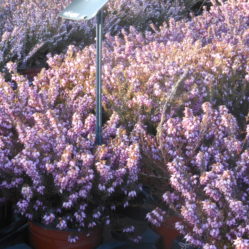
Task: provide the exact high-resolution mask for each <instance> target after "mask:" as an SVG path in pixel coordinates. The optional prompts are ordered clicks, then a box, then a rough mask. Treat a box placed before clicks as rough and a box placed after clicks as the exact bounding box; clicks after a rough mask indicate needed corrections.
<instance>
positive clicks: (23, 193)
mask: <svg viewBox="0 0 249 249" xmlns="http://www.w3.org/2000/svg"><path fill="white" fill-rule="evenodd" d="M13 79H15V80H16V82H17V84H18V87H17V89H16V90H13V89H12V87H11V86H10V85H9V84H8V83H7V82H5V81H4V79H3V78H2V77H1V81H0V103H1V105H0V113H1V115H0V116H1V117H0V149H1V150H0V189H1V190H3V192H6V191H7V190H9V191H10V192H8V193H9V194H10V193H11V194H10V195H9V197H10V198H12V200H13V202H16V211H17V213H19V214H21V215H23V216H25V217H27V218H28V219H29V220H33V221H37V222H41V223H43V224H47V225H52V226H56V227H57V228H59V229H61V230H64V229H67V228H77V229H78V230H82V229H87V228H91V227H94V226H96V225H97V224H102V223H103V222H107V223H109V222H110V220H112V217H113V216H114V215H115V211H114V210H115V209H116V208H117V207H120V206H121V207H126V206H128V205H129V202H130V201H131V200H132V199H134V197H135V196H136V195H137V192H138V191H139V188H140V187H139V184H138V173H139V161H140V157H141V156H140V152H139V146H138V144H137V142H135V141H133V140H132V138H131V137H129V136H128V135H127V134H126V131H125V130H124V129H123V128H122V127H121V126H119V125H118V123H119V118H118V116H117V115H116V114H113V115H112V116H111V118H110V119H109V120H108V121H107V122H106V123H105V126H104V128H103V132H104V137H103V141H104V143H103V145H101V146H96V145H95V116H94V114H93V106H94V105H93V104H94V101H93V99H92V98H91V96H90V95H84V94H83V93H82V86H81V85H76V86H73V85H71V86H69V85H67V88H66V87H65V85H62V84H61V85H59V84H58V82H56V81H54V80H53V79H51V80H48V81H47V83H46V84H45V83H44V82H43V85H42V86H43V87H42V88H40V86H39V85H34V86H29V82H28V81H27V79H25V78H24V77H23V76H20V75H18V74H14V75H13ZM67 84H70V82H69V81H68V82H67Z"/></svg>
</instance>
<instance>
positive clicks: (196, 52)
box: [49, 0, 249, 129]
mask: <svg viewBox="0 0 249 249" xmlns="http://www.w3.org/2000/svg"><path fill="white" fill-rule="evenodd" d="M248 9H249V4H248V2H247V1H243V0H240V1H228V2H226V3H224V4H222V5H221V6H220V5H215V6H213V7H212V8H211V10H210V11H209V12H208V11H205V12H204V13H203V15H202V16H197V17H195V18H193V19H192V20H191V21H179V22H175V21H173V20H171V21H170V23H169V26H166V24H165V25H163V26H162V27H161V28H160V30H156V31H155V32H154V33H152V32H145V33H144V34H143V33H141V32H138V31H137V30H135V29H134V28H133V27H131V28H130V32H125V31H122V37H120V36H111V35H107V36H106V39H105V43H104V51H103V93H104V109H105V111H106V112H107V113H108V114H109V115H111V111H110V110H113V109H114V110H115V111H116V112H117V113H118V114H119V115H120V117H121V121H122V122H123V123H125V124H126V125H127V127H133V126H134V125H135V124H136V123H137V122H143V123H145V124H146V125H148V126H150V127H152V128H154V129H155V128H156V126H157V124H158V122H159V121H160V117H161V106H162V103H164V101H165V99H166V98H167V97H168V96H169V95H170V93H171V92H172V91H173V89H174V87H175V82H177V81H178V79H179V78H180V77H181V75H182V74H183V72H184V71H186V70H188V75H187V78H186V79H185V80H184V82H183V83H182V85H181V86H179V89H178V90H177V91H176V92H175V96H173V98H172V99H171V102H170V103H169V104H170V108H169V109H170V110H168V112H167V118H169V117H171V116H172V115H175V114H177V113H179V112H180V111H181V110H182V108H183V107H184V106H187V107H189V108H192V109H193V111H194V113H198V112H200V111H201V104H202V103H203V102H205V101H209V102H211V103H212V104H215V105H221V104H224V105H226V106H228V107H229V109H230V110H232V111H233V113H236V112H238V111H240V113H241V114H242V115H246V112H247V109H248V103H249V102H248V100H249V99H248V93H249V87H248V79H249V76H248V75H249V74H248V73H249V71H248V70H249V60H248V58H249V57H248V44H249V43H248V42H249V40H248V39H249V36H248V35H249V33H248V25H249V24H248V15H249V13H248ZM57 58H58V59H57ZM49 64H50V66H51V67H52V68H53V70H54V71H55V72H56V74H58V76H55V77H56V78H57V79H59V78H62V77H61V76H60V75H61V73H60V72H61V71H63V73H65V74H68V75H73V76H71V77H72V78H73V79H74V80H76V81H77V82H78V84H82V85H83V86H84V87H83V88H84V89H85V91H86V92H88V93H89V92H91V93H92V94H93V95H94V94H95V90H94V81H95V66H94V65H95V47H94V45H92V46H89V47H86V48H85V49H83V50H82V51H78V52H75V53H68V54H67V55H66V56H64V58H61V57H58V56H57V57H53V58H50V59H49ZM62 80H63V79H62Z"/></svg>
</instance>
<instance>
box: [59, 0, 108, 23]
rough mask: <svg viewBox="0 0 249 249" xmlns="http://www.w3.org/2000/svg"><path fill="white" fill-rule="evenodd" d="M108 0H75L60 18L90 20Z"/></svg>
mask: <svg viewBox="0 0 249 249" xmlns="http://www.w3.org/2000/svg"><path fill="white" fill-rule="evenodd" d="M107 2H108V0H74V1H72V3H71V4H69V5H68V6H67V7H66V8H65V9H64V10H63V11H62V12H61V13H60V14H59V16H60V17H62V18H64V19H70V20H76V21H80V20H89V19H92V18H93V17H95V16H96V15H97V13H98V12H99V10H101V9H102V8H103V7H104V5H105V4H106V3H107Z"/></svg>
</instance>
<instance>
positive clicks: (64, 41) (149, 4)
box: [0, 0, 186, 71]
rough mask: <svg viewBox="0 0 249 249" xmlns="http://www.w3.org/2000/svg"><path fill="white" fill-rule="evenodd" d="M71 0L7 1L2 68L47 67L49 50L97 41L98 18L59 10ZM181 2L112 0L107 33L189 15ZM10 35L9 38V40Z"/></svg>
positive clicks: (0, 45) (3, 13)
mask: <svg viewBox="0 0 249 249" xmlns="http://www.w3.org/2000/svg"><path fill="white" fill-rule="evenodd" d="M70 2H71V1H70V0H63V1H59V0H49V1H33V0H32V1H31V0H11V1H9V0H4V1H2V3H1V6H0V8H1V10H0V18H1V20H2V22H1V23H2V29H1V30H0V36H2V37H1V41H0V50H1V54H0V68H1V71H2V68H3V67H4V66H5V64H6V62H8V61H10V60H13V61H16V62H18V64H19V67H21V68H25V67H27V66H30V65H32V66H44V64H45V60H46V56H44V55H46V54H47V53H49V52H51V53H60V52H62V51H63V50H64V49H65V48H66V47H67V46H68V45H69V44H77V45H79V46H80V47H84V46H85V45H87V44H90V43H92V42H93V41H94V37H95V34H94V28H95V25H94V23H95V21H94V20H93V21H88V22H75V21H68V20H67V21H64V20H62V19H61V18H59V17H58V13H59V11H60V10H62V9H63V8H64V7H65V6H67V5H68V4H69V3H70ZM185 12H186V8H185V7H184V4H183V2H181V1H178V0H176V1H166V0H153V1H151V0H150V1H148V0H146V1H140V0H133V1H128V2H127V1H124V0H118V1H117V0H112V1H110V2H109V3H108V5H107V6H106V8H105V14H104V15H105V25H104V27H105V31H104V32H105V33H107V32H110V33H112V34H114V33H116V34H117V33H119V31H120V30H121V28H125V27H128V26H130V25H131V24H132V25H135V26H136V27H137V28H138V29H139V30H144V29H148V28H149V26H148V23H150V22H154V23H155V24H156V23H158V25H159V24H160V23H162V22H163V21H165V20H167V19H168V18H169V17H170V16H173V17H175V18H176V19H179V18H181V17H183V16H185ZM6 38H8V39H6Z"/></svg>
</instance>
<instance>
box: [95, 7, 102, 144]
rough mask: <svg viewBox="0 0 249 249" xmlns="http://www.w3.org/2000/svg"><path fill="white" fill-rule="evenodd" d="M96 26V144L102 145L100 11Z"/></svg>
mask: <svg viewBox="0 0 249 249" xmlns="http://www.w3.org/2000/svg"><path fill="white" fill-rule="evenodd" d="M96 19H97V26H96V47H97V54H96V144H97V145H100V144H102V81H101V75H102V64H101V59H102V32H103V31H102V26H103V11H102V9H101V10H100V11H99V12H98V14H97V17H96Z"/></svg>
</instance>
